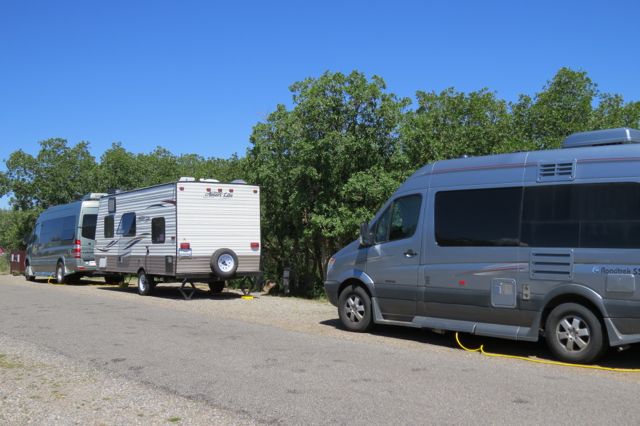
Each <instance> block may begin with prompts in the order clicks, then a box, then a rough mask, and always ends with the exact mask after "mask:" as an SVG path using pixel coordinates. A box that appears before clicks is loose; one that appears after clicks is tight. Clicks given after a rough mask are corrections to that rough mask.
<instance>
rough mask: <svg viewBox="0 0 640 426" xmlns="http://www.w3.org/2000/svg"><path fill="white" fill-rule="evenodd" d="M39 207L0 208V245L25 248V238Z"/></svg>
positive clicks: (36, 216)
mask: <svg viewBox="0 0 640 426" xmlns="http://www.w3.org/2000/svg"><path fill="white" fill-rule="evenodd" d="M40 212H41V209H39V208H34V209H30V210H0V247H4V248H7V249H9V250H12V251H13V250H22V249H24V248H25V238H26V237H27V236H28V235H29V234H30V233H31V230H32V229H33V225H34V224H35V222H36V219H37V218H38V215H39V214H40Z"/></svg>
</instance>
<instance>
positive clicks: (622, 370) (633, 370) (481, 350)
mask: <svg viewBox="0 0 640 426" xmlns="http://www.w3.org/2000/svg"><path fill="white" fill-rule="evenodd" d="M456 342H457V343H458V346H460V348H462V349H464V350H465V351H466V352H479V353H481V354H482V355H486V356H490V357H494V358H507V359H519V360H522V361H528V362H535V363H537V364H548V365H559V366H562V367H574V368H586V369H589V370H602V371H615V372H618V373H640V368H611V367H601V366H599V365H584V364H571V363H568V362H560V361H546V360H543V359H535V358H527V357H524V356H517V355H504V354H495V353H491V352H485V350H484V345H480V347H479V348H476V349H469V348H467V347H466V346H464V345H463V344H462V342H461V341H460V338H459V337H458V332H456Z"/></svg>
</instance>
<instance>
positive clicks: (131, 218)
mask: <svg viewBox="0 0 640 426" xmlns="http://www.w3.org/2000/svg"><path fill="white" fill-rule="evenodd" d="M116 233H117V234H118V235H122V236H123V237H135V235H136V214H135V213H125V214H123V215H122V217H121V218H120V224H119V225H118V231H117V232H116Z"/></svg>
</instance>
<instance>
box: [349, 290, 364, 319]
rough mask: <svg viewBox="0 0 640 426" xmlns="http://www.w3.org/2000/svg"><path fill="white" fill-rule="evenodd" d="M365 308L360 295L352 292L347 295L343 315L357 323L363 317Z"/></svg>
mask: <svg viewBox="0 0 640 426" xmlns="http://www.w3.org/2000/svg"><path fill="white" fill-rule="evenodd" d="M365 312H366V309H365V306H364V301H363V300H362V299H361V298H360V296H358V295H356V294H352V295H350V296H349V297H347V300H346V302H345V304H344V316H345V317H346V318H347V319H348V320H349V321H351V322H353V323H359V322H361V321H362V320H363V319H364V315H365Z"/></svg>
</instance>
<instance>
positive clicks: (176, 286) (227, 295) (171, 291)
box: [98, 283, 241, 301]
mask: <svg viewBox="0 0 640 426" xmlns="http://www.w3.org/2000/svg"><path fill="white" fill-rule="evenodd" d="M98 290H107V291H119V292H124V293H131V294H133V295H136V296H138V288H137V287H135V286H133V285H130V286H129V287H126V288H120V287H118V286H117V285H113V286H105V285H103V286H101V287H98ZM191 291H193V289H192V288H191V287H185V292H187V293H190V292H191ZM139 297H142V296H139ZM145 297H157V298H160V299H170V300H186V301H188V300H187V299H185V298H184V297H183V296H182V293H180V283H168V284H160V285H158V286H156V288H154V289H153V292H152V293H151V295H149V296H145ZM240 297H241V295H240V294H238V293H233V292H229V291H223V292H222V293H218V294H211V292H210V291H209V290H203V289H200V288H196V289H195V292H194V293H193V296H191V300H196V299H213V300H235V299H239V298H240Z"/></svg>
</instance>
